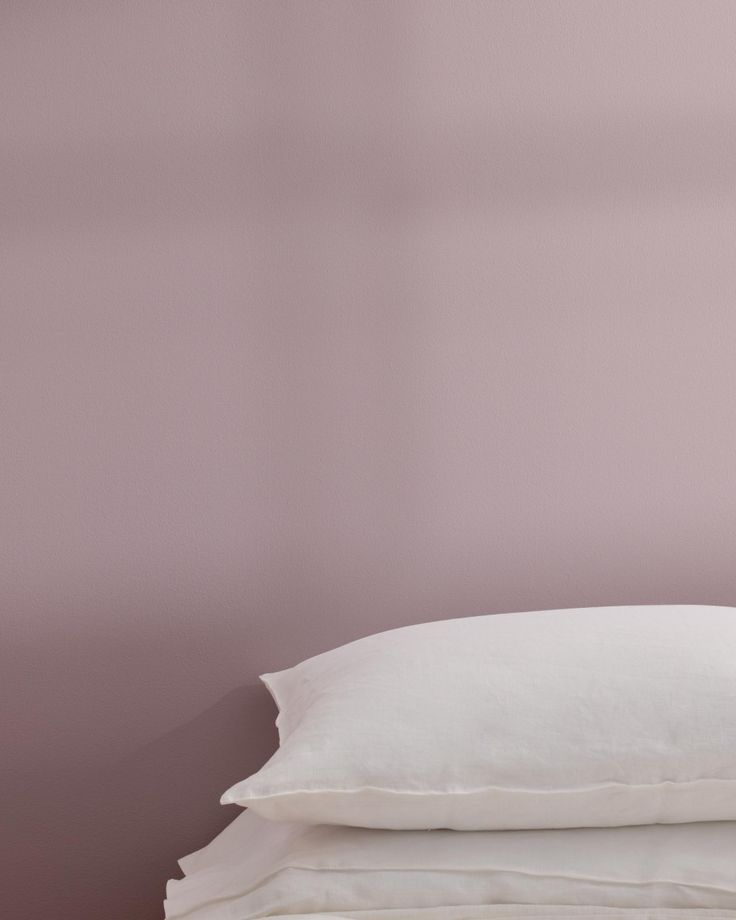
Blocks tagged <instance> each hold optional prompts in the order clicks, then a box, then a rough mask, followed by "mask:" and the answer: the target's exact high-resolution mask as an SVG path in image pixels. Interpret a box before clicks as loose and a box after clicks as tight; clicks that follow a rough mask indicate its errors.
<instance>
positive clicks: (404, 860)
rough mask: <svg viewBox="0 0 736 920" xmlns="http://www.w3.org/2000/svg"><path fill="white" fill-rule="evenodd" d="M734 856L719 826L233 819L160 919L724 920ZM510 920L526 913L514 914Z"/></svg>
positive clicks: (735, 892)
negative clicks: (488, 826)
mask: <svg viewBox="0 0 736 920" xmlns="http://www.w3.org/2000/svg"><path fill="white" fill-rule="evenodd" d="M734 852H736V823H731V822H713V823H711V824H687V825H670V826H663V825H658V826H653V827H625V828H586V829H573V830H544V831H542V830H540V831H515V832H512V833H507V832H503V831H485V832H483V831H480V832H478V833H476V834H457V833H454V832H453V831H404V832H397V831H377V830H365V829H360V828H347V827H318V826H307V825H299V824H290V823H286V822H281V823H274V822H268V821H265V820H264V819H262V818H259V817H258V816H257V815H255V814H253V813H252V812H245V813H244V814H241V815H240V816H239V817H238V818H237V819H236V820H235V821H234V822H233V823H232V824H231V825H230V826H229V827H228V828H226V830H225V831H224V832H223V833H222V834H221V835H220V836H219V837H218V838H216V839H215V840H214V841H213V842H212V843H211V844H210V845H209V846H208V847H206V848H205V849H204V850H201V851H200V852H199V853H195V854H193V855H192V856H189V857H186V858H185V859H183V860H181V867H182V869H183V870H184V872H185V873H186V878H185V879H181V880H177V881H171V882H169V885H168V888H167V901H166V916H167V918H170V920H174V918H179V917H181V918H186V920H235V918H237V920H253V918H255V917H264V916H273V915H288V916H291V915H293V914H304V913H310V914H315V915H316V914H319V915H320V916H324V915H325V914H327V913H329V912H337V913H339V914H340V915H341V916H344V915H345V912H346V911H361V912H362V911H378V912H383V911H386V912H388V911H397V912H398V916H400V917H402V918H406V917H407V916H412V917H415V916H416V917H420V916H422V912H423V911H427V912H428V914H429V915H430V916H431V917H432V918H433V920H445V913H446V912H445V911H444V910H440V912H439V913H436V911H437V910H438V909H440V908H449V906H451V905H452V906H454V908H455V910H457V909H458V908H459V907H462V908H463V910H462V912H461V914H460V916H461V917H463V918H468V917H470V916H472V915H473V914H472V909H473V908H474V907H476V906H479V905H499V904H505V905H506V908H504V907H498V906H497V907H491V906H485V907H484V908H483V909H482V910H481V911H479V915H480V916H482V917H484V918H490V917H494V918H495V917H496V912H498V913H500V914H501V915H502V916H506V915H505V913H504V910H508V905H510V904H522V903H523V904H525V905H539V906H540V907H541V906H543V911H542V912H543V913H544V914H545V916H546V915H552V916H556V914H555V905H559V906H558V907H557V909H558V910H560V911H561V912H563V916H564V917H565V918H566V920H569V918H570V917H572V916H577V915H576V914H575V913H574V911H575V909H576V908H575V906H571V905H576V906H583V905H587V906H592V905H595V906H596V917H598V916H599V915H598V910H601V908H620V909H622V908H632V909H633V908H652V907H655V906H658V907H663V908H670V909H677V908H679V909H681V910H682V909H686V911H685V910H683V913H686V916H687V918H688V920H694V918H695V917H696V916H697V915H698V913H697V911H698V910H699V909H721V910H724V909H729V915H730V916H731V918H732V920H734V918H736V912H735V913H733V914H731V913H730V911H731V910H735V911H736V876H735V875H734V871H733V864H734V863H733V854H734ZM561 905H565V906H564V908H563V907H562V906H561ZM691 909H692V910H693V911H694V912H691ZM527 911H529V912H530V913H529V914H528V913H527ZM333 916H334V914H333ZM357 916H359V917H361V918H365V914H363V913H359V914H358V915H357ZM510 916H513V917H514V918H517V920H518V918H519V917H527V916H536V914H535V913H532V907H530V906H527V907H525V908H517V909H516V910H515V911H514V912H513V913H511V914H510ZM583 916H589V914H588V913H587V912H586V913H585V914H584V915H583ZM656 916H658V914H657V913H656V912H650V910H647V911H646V913H645V917H646V920H652V918H654V917H656ZM720 916H725V915H724V914H721V915H720ZM627 920H635V917H631V918H629V917H628V913H627Z"/></svg>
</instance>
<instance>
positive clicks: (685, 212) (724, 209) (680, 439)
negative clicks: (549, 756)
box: [0, 0, 736, 920]
mask: <svg viewBox="0 0 736 920" xmlns="http://www.w3.org/2000/svg"><path fill="white" fill-rule="evenodd" d="M735 34H736V5H735V4H734V3H732V2H729V0H726V2H718V0H713V2H709V3H703V2H700V0H692V2H678V0H662V2H651V0H649V2H647V0H617V2H601V3H598V2H591V0H580V2H554V0H553V2H548V3H539V2H534V0H528V2H527V0H509V2H473V0H465V2H433V0H416V2H406V0H386V2H383V0H372V2H370V3H367V2H350V0H336V2H321V0H302V2H293V3H284V2H278V0H263V2H242V0H238V2H230V0H218V2H216V3H210V2H188V0H181V2H177V3H169V4H166V3H150V2H149V3H144V2H140V3H138V2H132V3H115V2H101V3H86V2H77V0H71V2H67V3H63V4H52V3H42V2H34V0H23V2H5V3H3V4H2V8H1V10H0V86H2V97H3V101H2V121H1V124H0V131H1V132H2V145H1V147H0V183H1V193H2V205H1V207H0V246H1V252H0V265H1V268H0V272H1V281H0V298H1V302H2V307H1V310H0V323H1V329H0V360H1V370H2V386H1V387H0V402H1V405H2V413H3V415H2V450H1V451H0V464H1V467H0V484H1V486H2V496H1V498H2V506H1V508H2V513H1V515H0V527H1V529H2V539H3V543H2V551H1V554H0V563H1V565H2V571H1V574H2V583H1V586H0V605H1V606H2V624H1V632H2V652H1V654H2V663H1V666H2V671H1V673H2V681H3V691H2V694H0V706H1V707H2V715H3V725H4V727H3V758H2V759H3V766H2V771H3V772H2V777H0V790H1V793H2V796H3V797H7V802H3V806H2V807H3V831H2V833H3V841H2V848H3V854H2V863H3V868H4V869H5V870H6V872H7V873H8V876H9V879H10V881H9V883H7V884H4V885H3V895H2V898H3V901H2V904H3V912H4V914H6V915H7V916H8V917H13V918H14V920H26V918H29V920H30V918H33V920H37V918H39V917H53V918H54V920H81V918H87V917H89V918H92V917H95V918H102V917H104V918H105V920H133V918H135V920H156V918H159V917H160V916H161V914H162V912H161V906H160V902H161V898H162V896H163V886H164V883H165V880H166V878H168V877H169V876H171V875H172V874H174V873H175V871H176V866H175V858H176V857H177V856H179V855H182V854H183V853H186V852H188V851H190V850H192V849H194V848H196V847H197V846H199V845H202V844H204V843H205V842H206V841H207V840H208V839H209V838H210V837H211V836H212V835H213V834H214V833H215V831H217V830H218V829H219V828H220V827H222V826H223V825H224V824H225V823H226V822H227V821H228V820H230V818H231V817H232V816H233V815H234V812H233V811H231V810H228V809H223V808H221V807H220V806H219V805H218V804H217V799H218V796H219V793H220V792H221V791H222V790H223V789H224V788H225V787H226V786H227V785H229V784H230V783H231V782H233V781H235V780H236V779H239V778H241V777H242V776H244V775H245V774H246V773H247V772H249V771H251V770H252V769H254V768H255V767H257V766H258V765H259V764H260V763H261V761H262V760H263V759H264V758H265V757H266V756H267V754H268V753H269V751H270V750H271V748H272V746H273V744H274V742H275V733H274V730H273V728H272V725H271V721H272V718H273V715H274V713H273V708H272V704H271V703H270V701H269V699H268V695H267V693H266V691H265V690H264V689H262V688H261V687H260V686H258V685H257V674H258V673H260V672H262V671H266V670H275V669H278V668H281V667H285V666H288V665H290V664H293V663H294V662H296V661H297V660H299V659H301V658H303V657H306V656H307V655H310V654H313V653H316V652H319V651H321V650H324V649H325V648H328V647H331V646H334V645H337V644H339V643H342V642H344V641H347V640H350V639H353V638H355V637H357V636H360V635H363V634H366V633H370V632H373V631H376V630H379V629H383V628H387V627H391V626H396V625H401V624H405V623H410V622H415V621H422V620H427V619H437V618H444V617H454V616H463V615H471V614H481V613H486V612H493V611H500V610H524V609H534V608H544V607H557V606H578V605H597V604H607V603H628V602H632V603H633V602H637V603H654V602H668V601H678V602H702V603H722V604H729V603H734V602H736V566H734V558H735V557H736V462H734V461H735V458H736V308H735V304H736V79H735V78H734V77H735V76H736V57H734V35H735Z"/></svg>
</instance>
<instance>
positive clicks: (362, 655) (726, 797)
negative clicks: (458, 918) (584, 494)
mask: <svg viewBox="0 0 736 920" xmlns="http://www.w3.org/2000/svg"><path fill="white" fill-rule="evenodd" d="M262 679H263V680H264V682H265V684H266V686H267V687H268V689H269V690H270V692H271V694H272V695H273V697H274V699H275V701H276V703H277V705H278V707H279V716H278V720H277V726H278V729H279V739H280V746H279V749H278V751H277V752H276V753H275V754H274V756H273V757H272V758H271V760H270V761H269V762H268V763H267V764H266V765H265V766H264V767H263V768H262V769H261V770H260V771H259V772H258V773H256V774H255V775H253V776H251V777H249V778H247V779H245V780H243V781H242V782H239V783H237V784H236V785H235V786H233V787H232V788H231V789H229V790H228V791H227V792H226V793H225V794H224V796H223V798H222V801H223V802H225V803H236V804H238V805H242V806H247V807H248V808H249V809H250V810H251V811H252V812H255V813H257V815H259V816H260V817H261V818H263V819H267V821H266V822H264V823H263V824H262V827H266V826H270V825H269V824H268V822H270V821H276V822H289V823H290V826H292V827H297V828H304V827H311V826H314V825H331V826H343V825H349V826H351V827H353V828H376V829H382V830H393V831H402V832H414V833H412V834H406V835H403V836H402V835H401V834H399V835H398V837H392V836H391V835H389V837H388V838H387V839H392V840H394V841H396V840H398V841H403V843H400V844H399V846H402V845H404V844H405V845H406V846H407V847H412V848H414V847H416V845H417V839H418V838H417V834H416V833H415V832H417V831H421V830H428V829H447V830H446V832H445V834H444V838H443V839H445V841H446V843H445V847H446V848H447V847H449V846H452V845H453V841H454V845H456V846H457V847H458V848H459V850H463V848H464V847H466V846H467V843H466V840H467V839H468V838H467V837H466V835H458V834H455V835H454V836H453V835H452V834H451V833H450V831H484V832H494V835H495V837H496V838H497V832H499V831H507V830H513V831H519V832H522V831H524V832H526V831H529V830H530V829H535V832H536V833H537V836H538V834H539V832H540V831H541V830H544V831H545V832H546V834H547V837H546V838H545V839H546V840H547V841H548V842H547V845H548V846H552V847H556V846H557V844H551V843H550V842H549V840H550V838H549V834H550V833H551V831H550V829H557V830H556V832H555V833H556V834H557V836H556V837H555V836H554V834H553V838H552V839H554V840H557V841H559V846H560V848H561V850H560V852H565V848H566V847H568V846H569V845H570V841H572V839H573V836H574V839H575V844H574V848H575V847H577V848H578V849H580V848H581V842H580V835H581V834H585V833H586V832H585V831H580V830H578V831H574V832H565V831H563V830H560V829H563V828H578V829H580V828H617V827H620V826H623V825H658V824H682V823H690V822H716V821H719V822H725V821H729V822H730V821H736V611H734V610H733V609H732V608H726V607H698V606H661V607H606V608H588V609H579V610H558V611H544V612H537V613H523V614H501V615H493V616H482V617H474V618H468V619H456V620H447V621H442V622H434V623H426V624H422V625H419V626H409V627H405V628H402V629H396V630H392V631H390V632H385V633H381V634H379V635H375V636H370V637H368V638H365V639H360V640H358V641H356V642H352V643H350V644H349V645H345V646H343V647H341V648H338V649H335V650H333V651H330V652H326V653H325V654H322V655H318V656H317V657H315V658H311V659H309V660H307V661H304V662H302V663H301V664H299V665H297V666H296V667H294V668H291V669H289V670H287V671H281V672H279V673H276V674H267V675H264V677H263V678H262ZM704 827H706V831H705V832H703V833H705V836H706V837H708V839H709V840H711V841H712V840H713V839H715V837H713V836H708V835H709V834H710V835H715V836H716V837H717V835H718V833H725V834H726V835H729V834H730V835H731V836H730V837H728V839H729V840H730V841H731V843H732V844H733V843H734V842H735V841H736V837H734V835H733V827H736V825H723V826H722V828H723V827H725V828H726V829H725V830H723V829H722V828H721V829H719V830H712V829H710V828H709V826H708V825H704ZM666 831H667V829H658V830H657V831H655V832H653V831H651V830H645V831H644V833H643V834H642V835H640V836H639V838H637V839H638V840H642V841H646V840H647V839H649V838H648V837H647V836H646V834H647V833H649V834H651V833H655V834H659V835H660V836H659V837H658V838H657V839H660V838H661V836H662V834H663V833H664V834H666ZM330 833H332V834H334V828H332V829H331V830H330ZM351 833H356V832H355V831H351ZM358 833H360V832H358ZM369 833H370V832H363V834H364V835H365V834H369ZM587 833H588V835H589V839H590V846H595V847H599V848H600V847H601V846H603V844H601V842H600V841H601V839H602V837H601V832H600V831H597V832H596V831H589V832H587ZM626 833H627V834H629V835H630V834H631V833H632V829H631V828H629V829H628V830H627V831H626ZM672 833H673V835H674V834H675V833H677V832H676V831H675V830H673V831H672ZM690 833H691V835H692V836H691V838H683V837H682V834H681V833H680V834H679V836H678V837H677V839H678V840H680V841H681V840H683V839H692V841H695V840H696V839H700V838H699V837H697V836H696V835H695V834H694V832H692V831H691V832H690ZM699 833H700V832H699ZM448 834H449V837H448ZM607 834H608V836H607V837H606V834H604V835H603V838H605V839H615V834H614V836H613V837H611V832H610V831H609V832H607ZM494 835H491V836H492V837H493V836H494ZM565 835H566V836H565ZM384 837H385V835H384ZM419 837H421V835H419ZM479 839H483V840H490V839H491V838H489V837H488V834H487V833H486V834H484V835H481V838H479ZM503 839H506V840H507V841H508V842H509V845H510V846H514V847H518V846H522V848H523V847H524V846H527V844H526V843H523V841H524V840H533V839H534V837H533V835H532V837H529V835H528V834H527V835H526V837H525V836H523V835H522V836H516V837H510V838H509V837H506V838H503ZM618 839H619V841H620V840H622V839H623V838H622V832H619V835H618ZM673 839H674V838H673ZM447 841H449V842H447ZM511 841H514V842H513V844H512V843H511ZM594 841H595V843H594ZM474 845H476V846H481V844H474ZM494 845H495V844H494ZM530 845H531V844H530ZM587 845H588V844H583V845H582V849H583V850H584V849H585V848H586V846H587ZM693 845H696V844H693ZM482 846H485V844H483V845H482ZM488 846H491V844H490V843H489V844H488ZM606 846H607V844H606ZM697 846H699V844H697V845H696V848H697ZM574 848H573V849H574ZM604 849H605V847H604ZM463 851H464V850H463ZM570 858H572V857H570ZM642 858H645V856H642ZM692 858H693V859H695V861H696V862H697V860H698V856H697V854H694V855H693V856H692ZM707 860H708V861H709V862H710V863H712V860H711V859H710V857H707ZM532 862H533V861H532ZM685 862H687V860H685ZM415 863H416V861H415ZM415 863H414V864H413V865H414V869H413V870H412V871H421V869H422V867H421V866H416V864H415ZM682 863H683V861H682V860H679V862H678V865H680V867H681V866H682ZM733 865H734V866H735V867H736V847H734V861H733ZM574 868H575V867H574V866H573V867H571V869H573V870H574ZM396 871H399V870H396ZM401 871H403V872H408V871H409V869H407V868H404V869H403V870H401ZM427 871H428V870H427ZM432 871H434V870H432ZM524 871H525V872H526V873H527V875H532V876H533V875H534V874H535V873H534V869H533V867H532V868H531V869H530V868H529V866H527V867H526V869H525V870H524ZM540 871H541V870H540ZM612 871H613V873H614V875H615V869H613V870H612ZM668 871H669V870H668ZM672 871H674V872H675V873H676V868H675V869H673V870H672ZM670 874H672V873H670ZM706 874H707V873H706ZM573 875H575V872H574V871H573ZM701 875H702V873H701ZM734 876H735V877H736V868H735V869H734ZM698 877H699V876H698V871H695V873H694V875H693V878H698ZM660 881H662V880H660ZM664 881H667V880H666V879H665V880H664ZM670 881H671V879H670ZM711 882H712V879H711ZM618 884H619V885H621V884H623V882H622V881H621V880H619V882H618ZM673 884H674V883H673ZM714 884H715V883H713V884H711V883H709V885H710V887H711V888H712V887H713V885H714ZM705 887H706V888H708V885H705ZM715 887H716V888H718V885H715ZM527 890H531V889H529V886H527ZM653 890H654V889H652V891H653ZM723 890H724V891H726V890H727V887H725V888H723ZM507 895H508V892H507V893H506V895H504V894H503V892H501V895H498V896H495V895H494V897H497V898H498V897H500V899H501V901H504V902H508V900H509V897H510V896H513V897H518V892H517V893H516V894H513V895H508V896H507ZM490 896H491V895H483V897H490ZM531 897H532V896H531V895H530V896H529V898H526V899H524V900H525V903H526V902H529V900H530V898H531ZM729 897H730V898H732V899H733V903H731V902H730V901H729V902H728V903H719V904H716V905H715V906H716V907H728V908H729V909H730V908H736V882H734V885H733V886H732V889H731V891H730V893H729ZM338 900H339V899H338ZM650 900H651V899H650ZM671 901H672V899H671V898H668V897H667V896H666V895H665V894H662V897H661V899H660V900H656V898H655V901H654V905H655V906H657V905H662V906H664V907H668V906H672V905H671ZM454 903H460V902H457V901H456V902H454ZM462 903H465V902H462ZM468 903H470V902H468ZM487 903H490V902H488V901H486V900H482V901H481V902H480V904H481V905H485V904H487ZM496 903H497V901H496ZM545 903H546V902H545ZM561 903H563V904H571V903H576V901H575V899H573V900H570V898H569V897H568V899H567V900H563V901H562V902H561ZM596 903H598V902H596ZM688 903H689V906H691V907H694V908H697V907H703V908H706V907H710V906H711V904H710V901H709V900H708V898H703V900H702V903H697V899H696V902H695V903H692V902H688ZM607 904H608V906H611V905H610V900H609V901H608V902H604V904H603V905H599V906H606V905H607ZM399 906H401V907H406V905H405V904H401V905H399ZM415 906H416V907H417V908H418V907H420V906H422V905H420V904H416V905H415ZM433 906H434V907H436V906H437V905H433ZM612 906H616V905H612ZM623 906H628V905H623ZM633 906H636V905H633ZM642 906H644V907H651V906H652V904H651V903H649V902H647V903H646V904H644V905H642ZM675 906H678V905H675ZM373 907H379V908H380V907H381V905H373ZM310 909H311V908H310ZM327 909H330V910H336V909H340V906H339V904H338V906H337V907H336V908H335V907H330V908H326V907H325V908H323V910H327ZM283 912H284V913H287V912H292V913H293V912H294V911H293V910H291V911H283ZM170 916H174V914H170ZM212 916H213V917H214V916H215V914H213V915H212ZM217 916H219V914H218V915H217ZM227 916H228V917H232V918H235V917H236V916H237V918H238V920H240V914H235V913H233V914H227ZM203 917H204V915H203Z"/></svg>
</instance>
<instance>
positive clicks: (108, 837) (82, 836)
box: [3, 685, 276, 920]
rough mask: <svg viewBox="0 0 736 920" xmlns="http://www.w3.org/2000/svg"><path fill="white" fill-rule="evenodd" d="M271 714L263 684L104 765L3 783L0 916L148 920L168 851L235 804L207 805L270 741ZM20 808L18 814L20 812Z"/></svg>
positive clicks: (187, 848)
mask: <svg viewBox="0 0 736 920" xmlns="http://www.w3.org/2000/svg"><path fill="white" fill-rule="evenodd" d="M274 717H275V707H274V705H273V703H272V701H271V699H270V697H269V695H268V693H267V692H266V690H265V688H264V687H263V686H262V685H258V686H255V685H247V686H243V687H239V688H238V689H236V690H233V691H232V692H230V693H228V694H227V695H226V696H224V697H223V698H222V699H221V700H219V701H218V702H217V703H215V704H214V705H213V706H211V707H210V708H209V709H208V710H206V711H205V712H202V713H200V714H199V715H198V716H197V717H196V718H194V719H192V720H191V721H190V722H187V723H186V724H185V725H182V726H180V727H179V728H177V729H175V730H173V731H171V732H169V733H168V734H166V735H164V736H163V737H161V738H158V739H157V740H156V741H154V742H152V743H150V744H148V745H145V746H144V747H142V748H140V749H139V750H137V751H135V752H133V753H131V754H130V755H128V756H126V757H124V758H123V759H121V760H119V761H118V762H117V763H115V764H114V765H112V766H107V767H99V768H97V769H91V770H89V772H87V773H85V772H80V771H79V770H74V771H73V772H69V773H65V772H62V773H61V774H56V775H54V774H52V775H48V774H46V775H39V776H37V777H35V779H34V780H32V783H33V789H32V791H31V795H30V796H29V795H27V791H28V789H27V784H28V781H29V777H27V776H26V777H24V780H23V783H24V786H25V791H22V790H20V789H12V788H10V789H8V788H5V789H4V791H3V795H7V797H8V800H7V802H6V803H5V805H4V807H3V816H4V824H5V826H6V827H7V828H12V829H13V840H12V845H11V846H9V847H8V851H7V853H4V855H3V860H4V863H5V866H4V870H5V871H6V872H7V873H8V876H7V877H8V878H9V879H17V878H18V877H25V878H31V877H34V878H35V879H36V883H35V884H33V885H30V884H29V885H26V886H24V887H23V888H19V887H17V886H16V885H15V884H13V885H10V886H8V890H7V892H4V894H3V911H4V913H5V915H6V916H7V917H14V918H24V920H25V918H28V920H30V918H39V917H78V918H80V920H81V918H86V917H90V918H92V917H100V918H102V917H104V918H105V920H131V918H135V920H159V918H160V917H161V916H162V913H163V912H162V909H161V906H160V905H161V900H162V898H163V885H164V881H165V880H166V879H167V878H174V877H178V876H179V875H180V872H179V869H178V866H177V865H176V862H175V856H174V854H175V853H176V854H178V855H179V856H183V855H184V854H185V853H189V852H193V851H194V850H196V849H198V848H200V847H202V846H204V845H205V844H206V843H208V842H209V840H210V839H211V838H212V837H214V836H215V834H216V833H218V832H219V831H220V830H221V829H222V828H223V827H224V826H225V824H227V823H228V822H229V821H230V820H232V819H233V818H234V817H236V815H237V813H238V812H239V810H240V809H235V808H229V807H228V808H223V807H222V806H221V805H219V804H218V800H219V797H220V795H221V793H222V792H223V791H224V790H225V789H226V788H227V787H228V786H229V785H231V784H232V783H233V782H235V780H237V779H240V778H242V777H243V776H245V775H247V774H248V773H250V772H253V771H255V770H256V769H258V767H260V766H261V764H262V763H263V762H264V761H265V760H266V759H267V757H268V756H269V755H270V753H271V752H272V751H273V749H274V748H275V745H276V730H275V728H274V725H273V720H274ZM19 808H20V812H19Z"/></svg>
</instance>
